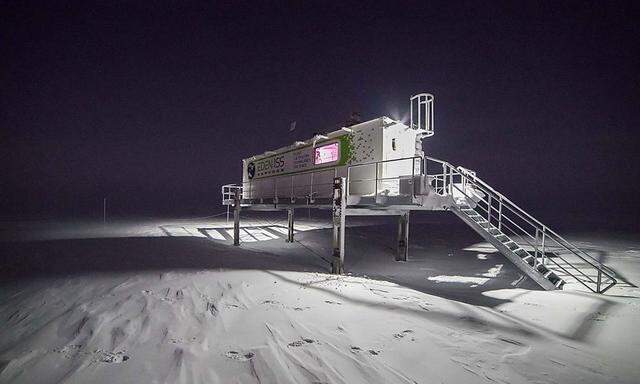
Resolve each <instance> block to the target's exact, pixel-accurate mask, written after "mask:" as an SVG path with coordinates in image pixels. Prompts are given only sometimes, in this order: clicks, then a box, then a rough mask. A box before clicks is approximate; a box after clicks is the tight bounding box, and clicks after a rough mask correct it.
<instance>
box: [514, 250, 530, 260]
mask: <svg viewBox="0 0 640 384" xmlns="http://www.w3.org/2000/svg"><path fill="white" fill-rule="evenodd" d="M513 253H515V254H516V255H518V256H520V257H522V258H526V257H527V256H531V255H530V254H529V252H527V251H525V250H524V249H522V248H520V249H517V250H515V251H513ZM531 257H533V256H531Z"/></svg>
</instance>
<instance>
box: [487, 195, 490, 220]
mask: <svg viewBox="0 0 640 384" xmlns="http://www.w3.org/2000/svg"><path fill="white" fill-rule="evenodd" d="M487 205H488V206H487V221H488V222H489V225H491V195H489V198H488V199H487Z"/></svg>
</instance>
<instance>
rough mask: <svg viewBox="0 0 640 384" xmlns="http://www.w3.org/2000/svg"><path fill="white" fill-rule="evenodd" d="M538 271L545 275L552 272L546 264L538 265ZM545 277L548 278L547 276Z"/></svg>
mask: <svg viewBox="0 0 640 384" xmlns="http://www.w3.org/2000/svg"><path fill="white" fill-rule="evenodd" d="M537 269H538V272H540V273H542V274H543V275H544V274H547V273H550V272H551V271H550V270H549V268H547V266H546V265H544V264H538V268H537ZM545 277H547V276H545Z"/></svg>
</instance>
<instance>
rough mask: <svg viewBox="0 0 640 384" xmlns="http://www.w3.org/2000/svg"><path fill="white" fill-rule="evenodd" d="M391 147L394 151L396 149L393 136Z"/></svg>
mask: <svg viewBox="0 0 640 384" xmlns="http://www.w3.org/2000/svg"><path fill="white" fill-rule="evenodd" d="M391 149H393V150H394V151H395V150H396V139H395V138H393V139H391Z"/></svg>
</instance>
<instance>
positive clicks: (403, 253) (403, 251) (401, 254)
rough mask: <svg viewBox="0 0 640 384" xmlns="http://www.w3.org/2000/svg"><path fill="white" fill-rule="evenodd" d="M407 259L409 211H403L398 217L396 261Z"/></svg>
mask: <svg viewBox="0 0 640 384" xmlns="http://www.w3.org/2000/svg"><path fill="white" fill-rule="evenodd" d="M408 259H409V212H405V213H403V214H402V215H400V217H399V218H398V252H397V253H396V261H408Z"/></svg>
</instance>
